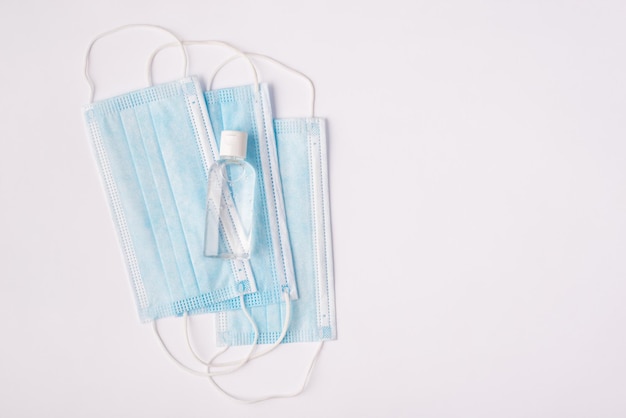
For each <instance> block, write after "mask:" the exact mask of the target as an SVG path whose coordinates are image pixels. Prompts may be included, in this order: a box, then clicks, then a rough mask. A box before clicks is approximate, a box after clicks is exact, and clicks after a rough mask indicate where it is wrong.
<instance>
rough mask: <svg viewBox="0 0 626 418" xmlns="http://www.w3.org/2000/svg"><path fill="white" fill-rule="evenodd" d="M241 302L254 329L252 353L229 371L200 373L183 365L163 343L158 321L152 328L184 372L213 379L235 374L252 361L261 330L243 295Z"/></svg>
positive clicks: (163, 343) (249, 352) (166, 350)
mask: <svg viewBox="0 0 626 418" xmlns="http://www.w3.org/2000/svg"><path fill="white" fill-rule="evenodd" d="M239 301H240V303H241V310H242V311H243V313H244V315H245V316H246V318H247V319H248V321H250V324H251V325H252V327H253V328H254V341H253V343H252V345H251V347H250V351H248V355H247V356H246V357H244V358H243V359H241V360H240V361H238V362H237V363H236V365H235V367H233V368H231V369H228V370H220V371H217V372H211V371H210V370H209V371H208V372H204V371H199V370H195V369H192V368H191V367H189V366H187V365H185V364H183V363H182V362H181V361H180V360H178V359H177V358H176V357H175V356H174V355H173V354H172V352H171V351H170V350H169V348H167V345H166V344H165V341H163V337H161V333H160V332H159V327H158V326H157V321H156V320H155V321H153V322H152V328H153V329H154V333H155V334H156V336H157V339H158V340H159V342H160V343H161V347H163V350H164V351H165V353H166V354H167V355H168V356H169V357H170V358H171V359H172V360H173V361H174V363H175V364H176V365H177V366H178V367H179V368H181V369H182V370H184V371H186V372H188V373H191V374H193V375H195V376H200V377H213V376H220V375H224V374H229V373H232V372H234V371H235V370H238V369H240V368H241V367H243V366H244V365H245V364H246V363H248V361H249V360H250V357H251V356H252V353H253V352H254V350H255V349H256V345H257V341H258V339H259V328H258V327H257V325H256V323H255V322H254V320H253V319H252V317H251V316H250V312H248V308H246V305H245V304H244V301H243V295H239ZM226 348H228V347H226ZM224 351H226V350H225V349H223V350H221V351H220V352H218V353H217V354H216V355H220V354H222V353H223V352H224Z"/></svg>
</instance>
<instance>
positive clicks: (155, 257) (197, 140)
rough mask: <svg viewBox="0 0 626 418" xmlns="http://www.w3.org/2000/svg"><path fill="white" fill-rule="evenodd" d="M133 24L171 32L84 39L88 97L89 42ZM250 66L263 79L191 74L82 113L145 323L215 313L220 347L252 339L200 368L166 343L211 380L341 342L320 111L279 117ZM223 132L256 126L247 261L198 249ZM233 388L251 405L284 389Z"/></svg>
mask: <svg viewBox="0 0 626 418" xmlns="http://www.w3.org/2000/svg"><path fill="white" fill-rule="evenodd" d="M135 27H149V28H157V29H160V30H164V29H162V28H158V27H154V26H150V25H129V26H125V27H122V28H118V29H116V30H114V31H110V32H107V33H105V34H103V35H100V36H99V37H97V38H96V39H95V40H94V41H93V42H92V44H91V46H90V47H89V51H88V54H87V58H86V64H85V75H86V78H87V80H88V82H89V84H90V86H91V87H92V99H93V93H94V89H93V83H92V82H91V79H90V77H89V66H88V64H89V54H90V52H91V49H92V46H93V44H94V43H95V42H96V41H97V40H98V39H100V38H101V37H103V36H107V35H109V34H112V33H114V32H116V31H119V30H122V29H127V28H135ZM167 32H168V33H170V32H169V31H167ZM170 34H171V33H170ZM172 36H173V35H172ZM176 40H177V42H176V44H175V45H177V46H179V47H180V48H181V50H183V53H184V54H185V57H186V51H185V50H184V48H185V46H184V44H185V45H186V44H197V43H203V42H182V41H180V40H178V39H176ZM204 43H209V44H218V45H222V46H226V47H229V48H231V49H233V48H232V47H230V46H228V45H227V44H224V43H221V42H216V41H213V42H204ZM236 53H237V56H239V57H243V58H245V59H246V60H247V61H248V62H249V63H250V64H251V65H252V63H251V61H250V58H249V56H248V55H245V54H243V53H242V52H240V51H238V50H236ZM250 55H252V54H250ZM153 57H154V55H153ZM252 70H253V72H254V74H255V83H254V84H252V85H248V86H239V87H233V88H224V89H219V90H209V91H203V89H202V88H201V86H200V83H199V81H198V80H197V79H196V78H195V77H184V78H183V79H181V80H177V81H173V82H170V83H165V84H160V85H156V86H151V87H147V88H144V89H141V90H137V91H134V92H130V93H127V94H123V95H120V96H117V97H114V98H110V99H106V100H102V101H98V102H92V103H90V104H89V105H87V106H85V107H84V111H83V113H84V118H85V122H86V127H87V132H88V136H89V138H90V140H91V142H92V144H93V149H94V153H95V156H96V160H97V163H98V166H99V169H100V174H101V177H102V180H103V183H104V188H105V191H106V193H107V198H108V203H109V205H110V207H111V213H112V216H113V220H114V224H115V227H116V229H117V233H118V237H119V240H120V245H121V248H122V252H123V255H124V260H125V262H126V265H127V268H128V273H129V277H130V280H131V284H132V288H133V291H134V295H135V300H136V304H137V309H138V312H139V317H140V320H141V321H143V322H152V323H153V325H154V328H155V331H157V334H158V328H157V327H156V321H157V320H158V319H159V318H163V317H168V316H183V315H184V316H188V315H193V314H202V313H209V312H211V313H217V321H216V322H217V327H216V328H217V330H216V332H217V335H216V338H217V342H218V344H220V345H226V346H231V345H251V349H250V352H249V354H248V356H247V357H246V358H244V359H242V360H241V361H240V362H233V363H221V364H220V363H217V362H215V361H214V360H213V361H210V362H208V363H207V364H205V365H206V366H207V368H206V369H205V370H197V369H195V368H194V367H192V366H188V365H184V364H182V363H181V362H180V361H179V360H177V359H176V358H175V357H174V356H172V355H171V353H169V351H168V353H169V354H170V356H171V357H172V358H173V359H174V360H175V361H177V362H178V364H179V365H180V366H181V367H183V368H184V369H185V370H188V371H190V372H192V373H194V374H197V375H201V376H207V377H211V378H213V376H216V375H220V374H226V373H230V372H233V371H234V370H236V369H238V368H240V367H242V366H243V365H245V364H246V363H247V362H248V361H249V360H251V359H253V358H256V357H260V356H261V355H264V354H267V353H269V352H270V351H271V350H272V349H273V348H274V347H276V346H277V345H279V344H281V343H288V342H320V348H321V345H322V344H323V342H324V341H326V340H333V339H336V318H335V300H334V283H333V265H332V240H331V228H330V211H329V193H328V173H327V152H326V130H325V123H324V120H323V119H320V118H315V117H313V116H312V115H311V117H308V118H298V119H274V117H273V114H272V108H271V105H270V100H269V97H270V95H269V90H268V86H267V85H265V84H263V83H259V82H258V79H257V76H256V69H255V68H254V67H253V66H252ZM224 130H236V131H243V132H246V133H247V135H248V147H247V155H246V161H248V162H249V163H250V164H251V165H252V166H253V167H254V169H255V170H256V173H257V176H256V182H257V183H256V187H255V196H254V214H253V232H252V250H251V255H250V259H249V260H239V259H230V260H229V259H220V258H210V257H205V256H204V254H203V244H204V236H203V234H204V230H205V228H204V222H205V216H206V199H207V195H206V191H207V173H208V168H209V166H210V165H211V164H212V163H213V162H214V161H215V160H216V159H217V158H218V153H217V150H218V149H219V145H220V144H219V138H220V133H221V132H222V131H224ZM224 222H225V225H224V228H228V227H229V225H228V222H229V221H228V219H225V220H224ZM158 336H159V341H161V342H162V343H163V344H164V348H165V349H166V350H167V347H166V345H165V343H164V342H163V339H162V338H161V336H160V335H158ZM256 344H271V347H270V349H266V350H265V351H262V350H257V349H256V347H255V346H256ZM318 353H319V350H318ZM275 355H278V353H276V354H275ZM316 357H317V354H316ZM312 365H313V362H312ZM225 366H234V367H230V368H228V369H224V368H223V367H225ZM306 381H308V376H307V379H306V380H305V383H306ZM218 388H219V386H218ZM303 388H304V385H303ZM303 388H302V389H303ZM220 389H221V388H220ZM297 393H299V392H297ZM229 395H230V396H232V397H234V398H236V399H239V400H242V401H244V402H255V401H258V400H265V399H270V398H272V397H284V396H287V395H276V396H266V397H263V398H255V399H242V398H238V397H236V396H235V395H232V394H229Z"/></svg>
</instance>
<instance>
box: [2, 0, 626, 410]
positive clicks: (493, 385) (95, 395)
mask: <svg viewBox="0 0 626 418" xmlns="http://www.w3.org/2000/svg"><path fill="white" fill-rule="evenodd" d="M624 22H626V3H625V2H623V1H587V2H583V1H565V0H563V1H495V0H484V1H477V0H476V1H448V2H435V1H396V0H387V1H376V2H374V1H352V2H339V1H315V2H307V3H304V2H302V3H299V2H294V1H288V0H282V1H273V2H270V1H254V0H249V1H240V0H233V1H219V2H218V1H194V0H178V1H175V2H174V1H164V0H132V1H131V0H114V1H108V2H89V1H79V0H58V1H42V0H39V1H23V0H3V1H2V3H1V4H0V39H2V40H3V41H2V60H1V64H0V79H1V80H2V91H0V118H1V123H0V196H1V199H2V201H1V202H2V204H1V205H0V335H1V337H0V338H1V340H2V343H1V344H0V416H2V417H113V416H116V417H144V416H145V417H148V416H149V417H189V418H191V417H229V416H240V417H250V416H254V417H259V418H260V417H282V416H284V417H296V416H298V417H319V416H328V417H344V416H359V417H481V418H482V417H568V418H574V417H624V416H626V360H625V353H626V336H625V332H626V331H625V325H626V304H625V303H624V298H625V296H626V280H625V279H626V262H625V257H624V254H625V252H624V251H625V250H626V215H625V209H626V189H625V188H624V185H625V180H626V166H625V162H626V141H625V139H626V118H625V115H626V77H625V74H626V59H625V58H624V53H625V52H626V25H625V24H624ZM127 23H153V24H159V25H163V26H165V27H167V28H170V29H172V30H173V31H174V32H176V33H177V34H178V35H180V36H181V37H183V38H186V39H221V40H224V41H228V42H231V43H233V44H234V45H236V46H238V47H240V48H242V49H244V50H247V51H254V52H261V53H265V54H268V55H271V56H272V57H274V58H277V59H279V60H282V61H284V62H285V63H287V64H290V65H292V66H294V67H296V68H298V69H300V70H301V71H303V72H305V73H307V74H308V75H309V76H310V77H311V78H312V79H313V80H314V81H315V83H316V86H317V93H318V101H317V113H318V114H319V115H320V116H324V117H326V118H327V119H328V134H329V147H330V148H329V149H330V156H329V164H330V181H331V198H332V220H333V234H334V245H335V254H334V255H335V274H336V294H337V312H338V325H339V339H338V340H337V341H335V342H331V343H328V344H327V345H326V347H325V349H324V351H323V352H322V355H321V358H320V362H319V364H318V367H317V369H316V370H315V373H314V375H313V378H312V379H311V382H310V386H309V388H308V390H307V391H306V392H305V393H304V394H303V395H302V396H300V397H298V398H294V399H288V400H278V401H270V402H267V403H264V404H258V405H253V406H249V405H240V404H236V403H233V402H232V401H230V400H228V399H226V398H224V397H223V396H221V395H219V394H218V393H217V392H216V391H215V390H214V389H213V388H212V387H211V385H210V383H209V382H208V381H207V380H204V379H202V378H197V377H193V376H190V375H187V374H185V373H183V372H181V371H180V370H178V369H177V368H176V367H175V366H174V365H173V364H172V363H171V362H170V360H169V359H168V358H166V357H165V355H164V354H163V352H162V351H161V348H160V347H159V346H158V345H157V342H156V340H155V338H154V336H153V334H152V330H151V328H150V326H148V325H141V324H139V322H138V320H137V315H136V312H135V306H134V302H133V298H132V294H131V288H130V286H129V282H128V278H127V276H126V272H125V268H124V264H123V261H122V258H121V256H120V251H119V249H118V244H117V238H116V236H115V234H114V230H113V226H112V222H111V221H110V216H109V212H108V208H107V205H106V201H105V198H104V193H103V191H102V188H101V185H100V181H99V178H98V174H97V171H96V169H95V163H94V159H93V157H92V155H91V149H90V147H89V144H88V141H87V138H86V136H85V134H84V128H83V122H82V117H81V112H80V106H81V105H83V104H85V103H86V102H87V101H88V88H87V84H86V83H85V81H84V79H83V74H82V70H83V60H84V53H85V51H86V49H87V46H88V44H89V42H90V41H91V39H92V38H94V37H95V36H96V35H97V34H99V33H101V32H103V31H106V30H109V29H112V28H114V27H116V26H119V25H122V24H127ZM164 42H169V38H167V36H165V35H162V34H160V33H158V32H156V31H149V30H144V31H135V32H131V31H128V32H125V33H122V34H118V35H116V36H114V37H111V38H110V39H108V40H106V41H105V40H103V41H102V42H100V43H98V44H97V45H96V47H94V54H93V60H92V64H93V70H94V72H93V74H94V80H95V81H96V83H97V86H98V91H97V96H96V99H99V98H104V97H107V96H111V95H113V94H118V93H123V92H125V91H128V90H130V89H136V88H141V87H143V86H145V60H146V58H147V57H148V55H149V53H150V52H151V51H152V49H153V48H155V47H156V46H158V45H160V44H162V43H164ZM226 56H228V54H226V53H225V52H223V51H220V50H218V49H215V48H214V49H208V48H196V49H193V50H192V51H190V57H191V69H190V71H191V73H192V74H200V75H202V76H203V77H205V76H206V75H207V74H210V71H211V68H213V67H212V66H215V65H216V64H217V63H218V62H219V61H220V60H221V59H222V58H223V57H226ZM218 58H219V59H218ZM156 67H158V69H157V70H156V71H155V74H156V75H157V81H167V80H172V79H175V78H177V77H180V71H181V65H180V61H179V56H178V55H177V54H176V52H175V51H170V52H168V53H164V54H163V55H162V56H160V57H159V58H158V60H157V65H156ZM235 67H237V65H234V66H233V69H232V71H230V70H229V71H227V74H226V75H225V76H224V77H226V78H227V77H228V76H229V75H230V77H235V74H236V73H237V71H238V70H236V68H235ZM242 68H243V70H242V71H241V76H240V77H239V79H238V80H237V81H238V84H243V83H246V82H249V79H247V78H246V74H247V73H246V72H245V68H244V67H242ZM263 68H265V70H263V69H262V75H263V78H264V79H265V80H267V81H270V82H271V83H272V86H273V88H274V92H275V97H274V99H275V108H276V114H277V116H306V113H307V109H308V100H309V96H308V92H307V90H306V88H305V87H304V86H303V84H302V83H301V82H299V81H298V79H297V78H294V77H291V76H287V75H285V74H284V73H280V72H277V71H275V70H273V69H271V68H269V67H263ZM226 78H223V79H222V83H223V84H224V85H227V80H226ZM211 323H212V322H211V320H210V318H201V319H198V320H197V321H195V322H194V331H195V333H194V335H196V339H197V340H198V345H200V346H201V348H202V349H203V350H204V352H208V350H212V349H213V347H212V346H211V342H212V335H211ZM162 326H163V328H164V330H165V331H166V334H167V336H168V341H170V343H171V344H172V347H173V348H174V349H176V350H179V352H180V353H183V352H184V350H183V348H184V347H183V345H182V341H183V333H182V329H183V328H182V323H181V322H180V321H177V320H167V321H163V324H162ZM313 349H314V346H312V345H304V344H294V345H289V346H286V347H281V349H280V350H278V351H277V352H275V353H274V355H273V356H271V358H268V359H267V360H264V361H262V360H259V361H258V362H256V363H253V364H251V365H250V366H249V367H248V368H246V369H245V370H243V371H242V373H241V374H238V375H236V376H230V377H229V378H224V379H222V380H221V382H222V383H223V384H224V385H225V386H228V387H229V388H230V389H232V390H236V391H238V392H239V393H241V394H249V395H253V394H261V393H265V392H268V391H280V390H289V389H290V388H293V387H295V386H297V384H298V382H299V380H300V379H301V378H302V376H303V375H304V372H305V368H306V364H307V362H308V359H309V358H310V356H311V354H312V352H313ZM181 355H182V354H181Z"/></svg>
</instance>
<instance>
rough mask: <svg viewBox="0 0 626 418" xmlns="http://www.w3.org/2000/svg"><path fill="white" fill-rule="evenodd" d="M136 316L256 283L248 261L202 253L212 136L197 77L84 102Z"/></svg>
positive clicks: (194, 306)
mask: <svg viewBox="0 0 626 418" xmlns="http://www.w3.org/2000/svg"><path fill="white" fill-rule="evenodd" d="M84 116H85V121H86V124H87V130H88V134H89V137H90V138H91V140H92V141H93V145H94V151H95V154H96V157H97V160H98V165H99V168H100V172H101V176H102V179H103V181H104V186H105V189H106V191H107V197H108V200H109V205H110V206H111V210H112V215H113V220H114V222H115V226H116V229H117V232H118V235H119V238H120V242H121V247H122V250H123V253H124V258H125V261H126V265H127V267H128V271H129V275H130V278H131V282H132V287H133V290H134V294H135V298H136V302H137V307H138V311H139V316H140V319H141V320H142V321H149V320H154V319H157V318H160V317H165V316H171V315H181V314H183V313H184V312H189V311H194V310H198V309H203V308H205V307H207V306H210V305H212V304H216V303H219V302H222V301H225V300H229V299H231V298H235V297H237V296H239V295H241V294H242V293H249V292H253V291H255V290H256V285H255V282H254V279H253V273H252V269H251V266H250V265H249V263H248V262H247V261H242V260H231V261H230V262H224V261H223V260H218V259H211V258H208V257H204V255H203V245H204V237H203V231H204V219H205V202H206V182H207V169H208V166H209V165H210V164H211V163H212V161H213V160H214V159H215V156H216V155H217V153H216V149H217V144H216V143H215V141H214V138H213V137H212V133H211V134H209V129H208V126H207V124H206V121H207V120H208V115H207V110H206V106H205V102H204V99H203V97H202V90H201V88H200V86H199V84H198V82H197V80H196V79H195V78H185V79H182V80H180V81H175V82H171V83H167V84H162V85H158V86H153V87H149V88H145V89H142V90H138V91H135V92H132V93H128V94H124V95H121V96H118V97H114V98H111V99H107V100H103V101H99V102H96V103H92V104H90V105H88V106H86V107H85V108H84Z"/></svg>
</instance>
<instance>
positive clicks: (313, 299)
mask: <svg viewBox="0 0 626 418" xmlns="http://www.w3.org/2000/svg"><path fill="white" fill-rule="evenodd" d="M274 127H275V132H276V142H277V148H278V159H279V167H280V175H281V178H282V184H283V192H284V199H285V208H286V212H287V226H288V228H289V237H290V241H291V245H292V251H293V257H294V264H295V273H296V281H297V284H298V293H299V298H298V300H297V301H293V302H292V304H291V312H290V313H289V314H290V316H291V317H290V320H289V327H288V329H287V331H286V333H284V337H283V338H282V342H310V341H325V340H333V339H335V338H336V337H337V326H336V315H335V293H334V279H333V265H332V240H331V229H330V208H329V193H328V171H327V148H326V134H325V132H326V130H325V123H324V120H323V119H320V118H302V119H277V120H275V121H274ZM250 313H251V315H252V318H253V320H254V322H255V323H256V325H257V327H258V343H260V344H271V343H275V342H276V341H279V339H280V337H281V333H283V326H284V323H285V315H287V312H285V305H281V304H273V305H267V306H259V307H252V308H250ZM217 324H218V325H217V335H218V344H222V345H243V344H251V343H252V341H253V340H254V339H255V338H256V332H255V330H254V329H253V327H252V326H251V324H250V321H249V320H248V319H247V317H246V316H244V315H243V314H241V312H236V311H231V312H222V313H220V314H219V320H218V322H217Z"/></svg>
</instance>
